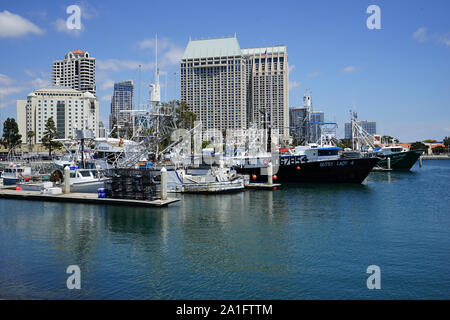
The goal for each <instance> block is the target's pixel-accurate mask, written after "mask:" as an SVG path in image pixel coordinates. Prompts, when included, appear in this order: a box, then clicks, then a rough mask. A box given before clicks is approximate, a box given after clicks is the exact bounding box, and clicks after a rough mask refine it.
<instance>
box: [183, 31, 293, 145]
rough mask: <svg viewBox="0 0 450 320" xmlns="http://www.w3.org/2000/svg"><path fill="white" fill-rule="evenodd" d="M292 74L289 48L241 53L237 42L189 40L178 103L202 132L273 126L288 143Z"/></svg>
mask: <svg viewBox="0 0 450 320" xmlns="http://www.w3.org/2000/svg"><path fill="white" fill-rule="evenodd" d="M288 70H289V67H288V56H287V52H286V47H285V46H276V47H267V48H254V49H242V50H241V48H240V46H239V43H238V41H237V39H236V37H231V38H219V39H207V40H189V43H188V45H187V47H186V50H185V52H184V56H183V58H182V60H181V62H180V89H181V93H180V94H181V97H180V98H181V101H184V102H186V103H187V104H188V105H189V106H190V107H191V108H192V111H193V112H194V113H195V114H197V119H199V120H200V121H202V125H203V129H218V130H224V129H228V128H232V129H246V128H248V127H250V126H252V125H256V126H257V127H258V128H264V127H265V124H270V125H271V127H272V128H273V129H277V130H278V131H279V133H280V134H282V135H284V136H286V137H287V136H288V135H289V128H288V127H289V109H288V106H289V94H288V93H289V87H288V79H289V71H288ZM265 119H266V120H265ZM264 122H265V123H264Z"/></svg>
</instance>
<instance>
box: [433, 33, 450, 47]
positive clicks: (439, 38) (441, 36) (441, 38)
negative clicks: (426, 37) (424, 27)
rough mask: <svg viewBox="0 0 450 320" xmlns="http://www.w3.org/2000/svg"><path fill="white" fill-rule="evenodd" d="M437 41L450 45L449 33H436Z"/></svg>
mask: <svg viewBox="0 0 450 320" xmlns="http://www.w3.org/2000/svg"><path fill="white" fill-rule="evenodd" d="M436 37H437V41H438V42H439V43H442V44H444V45H446V46H447V47H450V33H447V34H438V35H436Z"/></svg>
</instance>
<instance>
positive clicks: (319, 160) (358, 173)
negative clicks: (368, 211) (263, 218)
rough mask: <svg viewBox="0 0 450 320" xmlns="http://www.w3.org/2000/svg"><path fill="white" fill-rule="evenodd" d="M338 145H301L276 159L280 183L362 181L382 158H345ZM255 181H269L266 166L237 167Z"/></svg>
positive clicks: (276, 171)
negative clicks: (341, 154) (340, 153)
mask: <svg viewBox="0 0 450 320" xmlns="http://www.w3.org/2000/svg"><path fill="white" fill-rule="evenodd" d="M339 150H340V148H339V147H335V146H318V145H315V144H310V145H308V146H299V147H296V148H294V149H293V150H289V152H287V153H281V154H279V156H278V158H275V159H273V161H272V162H273V168H274V169H273V174H274V180H275V178H276V182H277V183H281V184H283V183H305V182H307V183H362V182H363V181H364V180H365V179H366V177H367V176H368V175H369V173H370V172H371V171H372V169H373V167H374V166H375V165H376V164H377V162H378V161H379V158H377V157H373V158H364V157H354V158H342V157H341V156H340V155H339ZM236 170H237V172H239V173H241V174H247V175H250V177H251V179H252V180H253V181H255V182H265V181H267V175H266V174H267V173H266V170H265V168H251V167H240V168H236Z"/></svg>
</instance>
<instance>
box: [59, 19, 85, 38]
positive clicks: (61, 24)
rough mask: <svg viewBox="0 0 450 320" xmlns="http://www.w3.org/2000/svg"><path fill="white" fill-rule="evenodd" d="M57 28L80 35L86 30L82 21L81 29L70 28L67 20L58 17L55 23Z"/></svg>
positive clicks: (76, 35) (60, 30) (72, 34)
mask: <svg viewBox="0 0 450 320" xmlns="http://www.w3.org/2000/svg"><path fill="white" fill-rule="evenodd" d="M53 25H54V27H55V30H56V31H58V32H64V33H67V34H69V35H71V36H75V37H78V36H79V35H80V34H81V33H82V32H83V31H84V30H85V27H84V24H83V23H81V29H69V28H67V24H66V20H64V19H61V18H59V19H56V21H55V22H54V23H53Z"/></svg>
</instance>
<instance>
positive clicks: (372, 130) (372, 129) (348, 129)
mask: <svg viewBox="0 0 450 320" xmlns="http://www.w3.org/2000/svg"><path fill="white" fill-rule="evenodd" d="M358 124H359V125H360V126H361V127H362V128H363V129H364V131H366V132H367V133H368V134H370V135H375V134H377V123H376V121H367V120H361V121H358ZM352 136H353V135H352V124H351V123H350V122H346V123H345V139H352Z"/></svg>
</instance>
